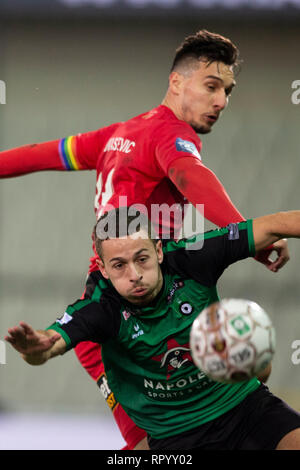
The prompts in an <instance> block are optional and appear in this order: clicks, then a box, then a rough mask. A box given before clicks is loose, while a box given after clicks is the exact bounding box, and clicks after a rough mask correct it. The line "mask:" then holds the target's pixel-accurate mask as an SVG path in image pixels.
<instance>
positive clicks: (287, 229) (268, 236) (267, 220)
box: [253, 211, 300, 251]
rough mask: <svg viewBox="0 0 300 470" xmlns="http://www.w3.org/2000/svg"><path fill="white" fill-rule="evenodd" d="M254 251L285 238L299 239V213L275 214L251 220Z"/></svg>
mask: <svg viewBox="0 0 300 470" xmlns="http://www.w3.org/2000/svg"><path fill="white" fill-rule="evenodd" d="M253 234H254V243H255V249H256V251H259V250H262V249H263V248H265V247H266V246H268V245H269V244H271V243H274V242H276V241H277V240H280V239H285V238H300V211H287V212H277V213H276V214H270V215H266V216H263V217H258V218H257V219H254V220H253Z"/></svg>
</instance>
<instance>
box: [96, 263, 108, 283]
mask: <svg viewBox="0 0 300 470" xmlns="http://www.w3.org/2000/svg"><path fill="white" fill-rule="evenodd" d="M96 264H97V266H98V268H99V271H100V272H101V274H102V276H103V277H104V278H105V279H108V274H107V272H106V269H105V267H104V263H103V261H102V259H101V258H98V259H96Z"/></svg>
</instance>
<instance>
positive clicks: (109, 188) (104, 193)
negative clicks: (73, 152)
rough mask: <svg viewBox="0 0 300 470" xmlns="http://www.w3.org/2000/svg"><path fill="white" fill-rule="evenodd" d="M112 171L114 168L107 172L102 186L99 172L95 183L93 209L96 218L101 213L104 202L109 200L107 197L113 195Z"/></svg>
mask: <svg viewBox="0 0 300 470" xmlns="http://www.w3.org/2000/svg"><path fill="white" fill-rule="evenodd" d="M114 171H115V170H114V169H112V170H110V172H109V173H108V175H107V178H106V181H105V184H104V187H103V178H102V173H99V176H98V179H97V184H96V196H95V209H96V214H97V219H98V218H99V217H100V216H101V215H102V214H101V210H102V208H103V207H104V206H105V204H106V203H107V202H108V201H109V199H110V198H111V197H112V195H113V185H112V178H113V174H114ZM100 200H101V204H100ZM100 207H101V209H100Z"/></svg>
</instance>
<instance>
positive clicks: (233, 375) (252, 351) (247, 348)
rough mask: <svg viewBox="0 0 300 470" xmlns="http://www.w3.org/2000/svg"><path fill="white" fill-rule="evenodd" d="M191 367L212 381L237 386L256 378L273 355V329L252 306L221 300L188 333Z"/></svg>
mask: <svg viewBox="0 0 300 470" xmlns="http://www.w3.org/2000/svg"><path fill="white" fill-rule="evenodd" d="M190 348H191V354H192V358H193V361H194V363H195V364H196V366H197V367H199V369H201V370H202V372H204V373H205V374H206V375H207V376H208V377H210V378H211V379H212V380H215V381H218V382H225V383H237V382H241V381H244V380H249V379H250V378H252V377H254V376H257V375H258V374H259V373H260V372H261V371H262V370H263V369H265V368H266V367H267V365H268V364H269V363H270V362H271V360H272V358H273V355H274V352H275V329H274V327H273V325H272V322H271V320H270V318H269V316H268V315H267V313H266V312H265V311H264V310H263V309H262V308H261V307H260V306H259V305H258V304H256V303H255V302H252V301H249V300H244V299H223V300H222V301H220V302H216V303H214V304H212V305H210V306H209V307H207V308H206V309H205V310H203V311H202V312H201V313H200V314H199V315H198V317H197V318H196V319H195V321H194V323H193V325H192V328H191V332H190Z"/></svg>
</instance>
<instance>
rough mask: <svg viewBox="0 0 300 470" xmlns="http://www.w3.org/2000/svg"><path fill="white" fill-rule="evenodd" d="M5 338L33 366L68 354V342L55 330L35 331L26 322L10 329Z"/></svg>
mask: <svg viewBox="0 0 300 470" xmlns="http://www.w3.org/2000/svg"><path fill="white" fill-rule="evenodd" d="M8 333H9V335H8V336H6V337H5V340H6V341H8V342H9V343H10V344H11V345H12V346H13V347H14V348H15V349H16V351H18V352H19V353H20V354H21V356H22V358H23V359H24V360H25V361H26V362H28V364H31V365H41V364H44V363H45V362H47V361H48V360H49V359H51V358H52V357H55V356H57V355H59V354H64V353H65V352H66V342H65V340H64V339H63V338H62V336H61V335H60V334H59V333H57V332H56V331H54V330H46V331H45V330H34V329H33V328H32V327H31V326H30V325H28V324H27V323H25V322H20V324H19V326H14V327H13V328H9V330H8Z"/></svg>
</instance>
